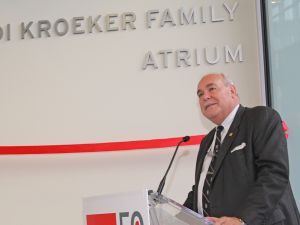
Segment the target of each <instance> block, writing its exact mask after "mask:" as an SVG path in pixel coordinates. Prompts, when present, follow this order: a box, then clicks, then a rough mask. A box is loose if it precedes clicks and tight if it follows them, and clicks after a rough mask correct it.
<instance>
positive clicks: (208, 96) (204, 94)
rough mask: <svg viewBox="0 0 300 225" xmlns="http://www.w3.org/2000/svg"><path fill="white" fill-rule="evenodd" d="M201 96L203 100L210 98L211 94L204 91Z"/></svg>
mask: <svg viewBox="0 0 300 225" xmlns="http://www.w3.org/2000/svg"><path fill="white" fill-rule="evenodd" d="M201 97H202V99H203V100H207V99H210V97H211V96H210V94H209V92H208V91H204V92H203V94H202V96H201Z"/></svg>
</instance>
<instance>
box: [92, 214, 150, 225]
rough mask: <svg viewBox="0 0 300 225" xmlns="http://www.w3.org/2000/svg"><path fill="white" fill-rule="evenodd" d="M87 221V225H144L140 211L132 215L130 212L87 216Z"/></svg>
mask: <svg viewBox="0 0 300 225" xmlns="http://www.w3.org/2000/svg"><path fill="white" fill-rule="evenodd" d="M117 217H119V218H118V219H119V220H118V221H119V223H117ZM86 220H87V225H144V221H143V217H142V215H141V213H140V212H138V211H135V212H133V213H132V214H131V215H130V214H129V212H120V213H118V214H117V213H105V214H93V215H87V216H86Z"/></svg>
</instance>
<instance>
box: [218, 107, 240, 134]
mask: <svg viewBox="0 0 300 225" xmlns="http://www.w3.org/2000/svg"><path fill="white" fill-rule="evenodd" d="M239 106H240V105H239V104H237V105H236V106H235V107H234V109H233V110H232V111H231V113H229V115H228V116H227V117H226V119H225V120H224V121H223V123H222V126H223V127H224V130H225V131H226V133H227V131H228V130H229V127H230V125H231V124H232V122H233V119H234V117H235V114H236V113H237V111H238V108H239Z"/></svg>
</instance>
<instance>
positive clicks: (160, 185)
mask: <svg viewBox="0 0 300 225" xmlns="http://www.w3.org/2000/svg"><path fill="white" fill-rule="evenodd" d="M189 140H190V136H185V137H183V138H182V139H181V140H180V141H179V142H178V144H177V146H176V149H175V152H174V154H173V157H172V159H171V162H170V163H169V166H168V169H167V171H166V173H165V175H164V177H163V178H162V180H161V181H160V183H159V186H158V188H157V193H158V194H159V195H160V194H161V192H162V190H163V188H164V186H165V182H166V178H167V175H168V173H169V170H170V168H171V165H172V163H173V161H174V158H175V155H176V153H177V150H178V148H179V146H180V145H181V144H182V143H183V142H188V141H189Z"/></svg>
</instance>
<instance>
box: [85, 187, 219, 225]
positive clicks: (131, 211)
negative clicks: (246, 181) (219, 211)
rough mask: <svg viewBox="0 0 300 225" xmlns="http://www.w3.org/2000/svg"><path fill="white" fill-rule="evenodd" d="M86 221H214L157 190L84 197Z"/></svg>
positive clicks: (136, 224) (162, 224)
mask: <svg viewBox="0 0 300 225" xmlns="http://www.w3.org/2000/svg"><path fill="white" fill-rule="evenodd" d="M83 220H84V223H83V224H84V225H212V224H213V223H212V222H210V221H208V220H207V219H206V218H204V217H203V216H202V215H201V214H198V213H195V212H194V211H192V210H190V209H188V208H186V207H184V206H182V205H180V204H179V203H177V202H175V201H174V200H172V199H169V198H167V197H165V196H163V195H161V194H158V193H156V192H153V191H148V190H142V191H136V192H129V193H121V194H114V195H104V196H94V197H88V198H84V200H83Z"/></svg>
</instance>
